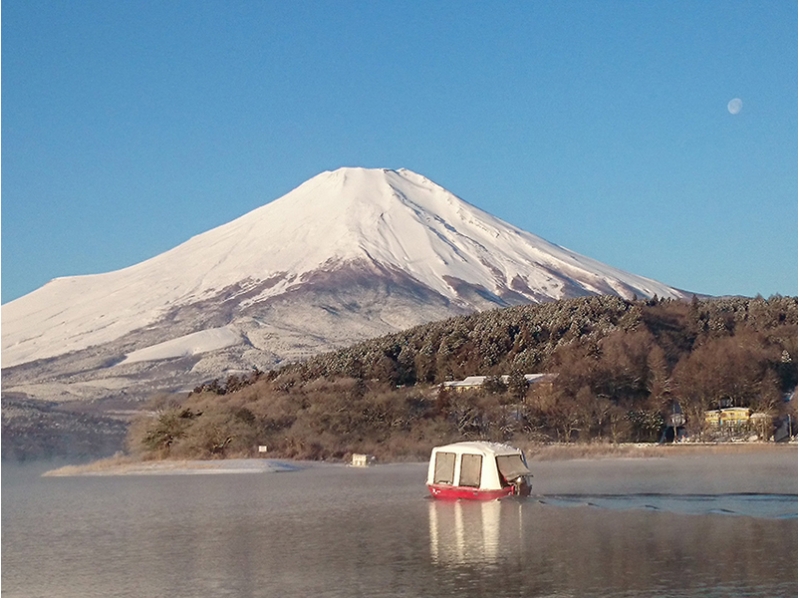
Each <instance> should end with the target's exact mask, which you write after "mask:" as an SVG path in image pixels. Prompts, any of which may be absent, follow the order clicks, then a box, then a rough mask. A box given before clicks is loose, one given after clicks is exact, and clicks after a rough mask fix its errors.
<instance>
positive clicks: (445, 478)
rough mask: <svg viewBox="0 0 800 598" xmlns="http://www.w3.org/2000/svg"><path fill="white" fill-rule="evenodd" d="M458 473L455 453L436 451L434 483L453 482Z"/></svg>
mask: <svg viewBox="0 0 800 598" xmlns="http://www.w3.org/2000/svg"><path fill="white" fill-rule="evenodd" d="M455 473H456V454H455V453H436V465H434V470H433V483H434V484H452V483H453V478H454V477H455Z"/></svg>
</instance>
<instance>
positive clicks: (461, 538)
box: [428, 500, 522, 565]
mask: <svg viewBox="0 0 800 598" xmlns="http://www.w3.org/2000/svg"><path fill="white" fill-rule="evenodd" d="M428 527H429V530H430V545H431V560H432V562H433V563H434V564H437V565H467V564H493V563H496V562H497V561H498V560H499V559H500V557H501V556H502V554H508V553H509V552H516V553H518V552H519V551H520V550H522V502H520V501H515V500H505V501H498V500H492V501H439V500H431V501H430V503H429V505H428Z"/></svg>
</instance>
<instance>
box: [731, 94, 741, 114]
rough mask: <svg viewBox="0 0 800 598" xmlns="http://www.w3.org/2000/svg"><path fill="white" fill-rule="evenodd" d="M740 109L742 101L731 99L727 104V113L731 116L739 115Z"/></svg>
mask: <svg viewBox="0 0 800 598" xmlns="http://www.w3.org/2000/svg"><path fill="white" fill-rule="evenodd" d="M741 109H742V100H740V99H739V98H733V99H732V100H731V101H730V102H728V112H730V113H731V114H739V112H740V111H741Z"/></svg>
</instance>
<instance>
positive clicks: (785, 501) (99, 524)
mask: <svg viewBox="0 0 800 598" xmlns="http://www.w3.org/2000/svg"><path fill="white" fill-rule="evenodd" d="M791 458H792V459H793V460H794V461H793V463H794V467H795V471H794V477H793V480H791V479H787V480H780V481H778V482H776V483H775V484H773V485H770V484H766V485H765V484H763V483H759V484H758V485H759V487H760V488H762V489H764V490H765V491H762V492H759V491H756V490H754V488H753V487H752V482H751V481H748V480H752V476H745V477H744V478H743V479H744V481H741V480H740V481H738V482H737V481H732V480H733V478H731V476H729V475H728V476H717V478H715V476H714V474H713V473H711V472H718V471H720V466H719V465H718V464H716V463H717V461H714V462H712V461H709V460H705V461H702V462H683V463H682V464H679V465H674V464H673V465H670V464H669V463H668V462H666V463H665V461H669V460H662V459H639V460H637V459H631V460H617V461H616V462H614V460H609V461H610V462H604V463H591V462H582V463H575V462H548V463H535V462H534V463H532V464H531V468H532V469H533V471H534V475H535V476H536V477H535V478H534V483H535V485H534V494H536V496H532V497H530V498H527V499H523V500H517V499H509V500H504V501H495V502H489V503H473V502H440V501H434V500H431V499H429V498H428V497H427V491H426V489H425V487H424V480H425V471H426V470H425V468H426V465H425V464H419V463H415V464H391V465H379V466H375V467H370V468H363V469H361V468H352V467H346V466H342V465H324V464H322V465H309V466H304V467H302V468H300V469H299V470H297V471H291V472H272V473H249V474H244V473H242V474H219V475H128V476H84V477H40V475H39V474H40V473H41V471H42V470H41V466H39V469H37V467H35V466H26V467H17V466H12V465H3V468H2V491H3V492H2V591H3V596H4V598H11V597H17V596H25V597H59V598H61V597H81V598H85V597H91V596H98V597H100V596H102V597H111V596H119V597H126V596H130V597H137V598H138V597H141V596H164V597H172V596H174V597H195V596H196V597H203V598H207V597H209V596H236V597H240V596H241V597H251V596H252V597H256V596H265V597H266V596H269V597H273V596H274V597H289V596H298V597H300V596H302V597H308V596H329V597H339V596H341V597H357V596H364V597H380V596H466V595H469V596H484V595H485V596H493V597H504V596H597V597H633V596H687V597H694V596H698V597H699V596H748V597H752V596H765V597H766V596H770V597H773V596H796V595H797V593H798V583H797V563H798V561H797V478H796V463H797V462H796V447H795V452H794V456H793V457H791ZM725 463H726V462H725V461H724V460H723V465H724V464H725ZM770 463H771V464H772V466H773V467H774V460H771V459H769V458H765V459H764V463H763V466H762V467H761V469H760V470H759V471H761V472H762V474H763V473H764V468H765V467H768V466H769V464H770ZM727 466H728V467H733V464H732V463H731V462H730V461H728V462H727ZM789 466H791V461H790V462H789ZM722 469H725V467H722ZM785 469H786V468H785V467H784V470H785ZM704 471H706V472H707V474H703V473H702V472H704ZM677 472H683V473H677ZM686 472H688V473H686ZM773 473H774V472H773ZM767 474H769V471H767ZM784 474H786V471H783V472H782V473H781V475H784ZM698 475H699V476H700V477H699V478H698V477H697V476H698ZM789 477H791V476H789ZM770 479H772V478H770ZM692 480H694V482H692ZM721 480H727V481H724V483H723V482H721Z"/></svg>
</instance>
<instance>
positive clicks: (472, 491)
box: [428, 484, 514, 500]
mask: <svg viewBox="0 0 800 598" xmlns="http://www.w3.org/2000/svg"><path fill="white" fill-rule="evenodd" d="M428 491H429V492H430V493H431V496H433V498H439V499H442V500H458V499H467V500H497V499H498V498H503V497H505V496H511V495H512V494H513V493H514V488H513V487H511V486H507V487H505V488H501V489H499V490H480V489H478V488H470V487H468V486H450V485H447V484H428Z"/></svg>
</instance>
